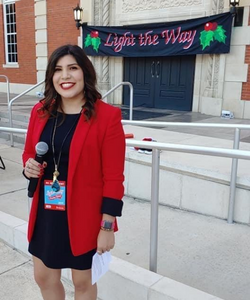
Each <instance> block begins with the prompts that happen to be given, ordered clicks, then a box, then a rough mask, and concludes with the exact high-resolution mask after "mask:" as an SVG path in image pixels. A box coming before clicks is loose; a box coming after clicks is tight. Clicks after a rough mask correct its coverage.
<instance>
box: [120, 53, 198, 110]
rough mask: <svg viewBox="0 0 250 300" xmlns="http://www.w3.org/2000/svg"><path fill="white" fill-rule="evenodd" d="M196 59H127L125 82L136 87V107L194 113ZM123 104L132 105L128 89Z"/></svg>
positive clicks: (125, 60) (184, 57)
mask: <svg viewBox="0 0 250 300" xmlns="http://www.w3.org/2000/svg"><path fill="white" fill-rule="evenodd" d="M194 69H195V56H194V55H190V56H167V57H131V58H130V57H129V58H124V81H129V82H131V83H132V84H133V87H134V106H143V107H153V108H164V109H171V110H182V111H191V110H192V99H193V86H194ZM123 103H124V104H125V105H129V91H128V89H126V88H124V93H123Z"/></svg>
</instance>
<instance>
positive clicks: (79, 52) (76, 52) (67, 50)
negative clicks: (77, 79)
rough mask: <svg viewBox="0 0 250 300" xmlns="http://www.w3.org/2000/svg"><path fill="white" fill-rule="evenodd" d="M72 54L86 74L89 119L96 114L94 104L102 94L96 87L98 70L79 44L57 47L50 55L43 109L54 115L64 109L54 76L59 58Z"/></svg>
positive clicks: (85, 85) (86, 106)
mask: <svg viewBox="0 0 250 300" xmlns="http://www.w3.org/2000/svg"><path fill="white" fill-rule="evenodd" d="M68 54H70V55H72V56H73V57H74V58H75V60H76V62H77V64H78V65H79V66H80V68H81V69H82V71H83V74H84V96H85V99H86V103H85V104H84V106H83V107H84V114H85V115H86V117H87V119H88V120H89V119H90V118H91V117H92V116H93V115H94V112H95V111H94V104H95V102H96V100H97V99H101V97H102V96H101V94H100V93H99V92H98V91H97V89H96V72H95V69H94V66H93V65H92V63H91V61H90V60H89V58H88V57H87V55H86V54H85V52H84V50H83V49H82V48H80V47H79V46H77V45H63V46H61V47H59V48H57V49H56V50H55V51H54V52H53V53H52V54H51V56H50V58H49V61H48V65H47V70H46V75H45V91H44V96H45V97H44V99H42V100H41V103H42V104H43V106H42V108H41V111H42V112H43V113H44V114H45V115H46V114H49V115H50V116H54V114H55V111H56V110H57V109H58V108H60V110H61V111H62V112H63V109H62V99H61V96H60V95H59V94H57V92H56V90H55V88H54V85H53V76H54V73H55V68H56V65H57V62H58V60H59V59H60V58H61V57H63V56H65V55H68Z"/></svg>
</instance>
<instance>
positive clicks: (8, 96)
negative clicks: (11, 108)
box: [0, 75, 10, 104]
mask: <svg viewBox="0 0 250 300" xmlns="http://www.w3.org/2000/svg"><path fill="white" fill-rule="evenodd" d="M0 77H3V78H5V80H6V85H7V102H8V104H9V102H10V81H9V78H8V77H7V76H5V75H0Z"/></svg>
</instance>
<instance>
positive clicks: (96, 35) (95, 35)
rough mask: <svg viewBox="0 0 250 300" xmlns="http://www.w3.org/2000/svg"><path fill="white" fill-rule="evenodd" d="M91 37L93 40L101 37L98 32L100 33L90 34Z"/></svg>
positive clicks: (93, 32)
mask: <svg viewBox="0 0 250 300" xmlns="http://www.w3.org/2000/svg"><path fill="white" fill-rule="evenodd" d="M90 36H91V37H92V38H97V37H98V36H99V32H98V31H91V32H90Z"/></svg>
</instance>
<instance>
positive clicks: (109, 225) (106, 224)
mask: <svg viewBox="0 0 250 300" xmlns="http://www.w3.org/2000/svg"><path fill="white" fill-rule="evenodd" d="M114 228H115V222H111V221H107V220H102V221H101V229H102V230H105V231H113V230H114Z"/></svg>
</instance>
